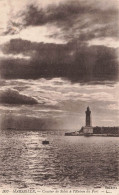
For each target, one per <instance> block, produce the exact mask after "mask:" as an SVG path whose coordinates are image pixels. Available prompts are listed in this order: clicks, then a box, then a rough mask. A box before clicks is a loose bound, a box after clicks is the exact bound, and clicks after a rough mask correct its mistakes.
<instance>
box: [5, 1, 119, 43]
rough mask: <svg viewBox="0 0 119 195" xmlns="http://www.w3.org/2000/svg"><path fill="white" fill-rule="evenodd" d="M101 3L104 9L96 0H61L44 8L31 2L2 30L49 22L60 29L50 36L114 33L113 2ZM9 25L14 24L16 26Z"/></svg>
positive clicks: (115, 15)
mask: <svg viewBox="0 0 119 195" xmlns="http://www.w3.org/2000/svg"><path fill="white" fill-rule="evenodd" d="M105 2H106V1H105ZM113 4H114V3H113ZM105 5H106V4H105ZM105 7H106V8H107V9H106V8H104V7H102V6H101V4H100V5H98V3H97V1H90V3H89V2H87V1H78V0H76V1H75V0H74V1H65V2H64V3H60V4H58V5H50V6H48V7H45V8H41V7H39V6H38V5H35V4H31V5H29V6H28V7H27V9H25V10H24V12H22V14H21V15H20V18H22V23H21V24H18V23H17V22H16V23H15V22H12V21H11V22H10V23H11V25H9V27H8V30H7V32H6V33H7V34H9V33H11V34H14V33H17V31H18V29H19V30H20V29H23V28H26V27H28V26H42V25H46V24H53V25H56V26H58V27H59V28H60V29H61V33H60V34H56V33H54V34H52V35H51V36H53V37H60V38H65V39H67V40H72V39H74V38H79V39H80V40H82V41H84V40H85V41H87V40H91V39H93V38H99V37H118V36H119V33H118V27H119V25H118V9H117V7H116V6H112V7H108V6H105ZM13 27H15V29H16V27H17V30H15V29H14V28H13Z"/></svg>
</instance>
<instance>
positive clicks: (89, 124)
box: [83, 106, 93, 135]
mask: <svg viewBox="0 0 119 195" xmlns="http://www.w3.org/2000/svg"><path fill="white" fill-rule="evenodd" d="M85 113H86V125H85V127H84V128H83V133H84V134H86V135H87V134H88V135H90V134H92V133H93V127H92V121H91V110H90V108H89V106H88V107H87V110H86V111H85Z"/></svg>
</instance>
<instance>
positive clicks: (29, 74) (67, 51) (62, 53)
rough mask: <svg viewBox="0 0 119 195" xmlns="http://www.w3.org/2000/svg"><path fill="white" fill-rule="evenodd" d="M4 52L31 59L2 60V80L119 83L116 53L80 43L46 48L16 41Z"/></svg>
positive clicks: (8, 45) (110, 49)
mask: <svg viewBox="0 0 119 195" xmlns="http://www.w3.org/2000/svg"><path fill="white" fill-rule="evenodd" d="M3 51H4V53H6V54H7V53H11V54H24V55H30V56H31V59H30V60H25V59H3V60H1V62H0V69H1V77H2V78H6V79H18V78H20V79H38V78H53V77H63V78H66V79H69V80H71V81H72V82H87V81H107V80H109V81H116V80H117V79H118V59H117V54H116V49H113V48H109V47H105V46H90V47H88V46H86V45H82V44H80V42H70V43H68V44H65V45H57V44H43V43H31V42H30V41H24V40H21V39H18V40H17V39H16V40H11V41H10V43H9V44H7V45H5V46H4V48H3Z"/></svg>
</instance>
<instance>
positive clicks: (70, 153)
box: [0, 131, 119, 188]
mask: <svg viewBox="0 0 119 195" xmlns="http://www.w3.org/2000/svg"><path fill="white" fill-rule="evenodd" d="M44 139H47V140H49V141H50V144H49V145H42V141H43V140H44ZM118 149H119V141H118V138H117V137H75V136H74V137H70V136H69V137H68V136H64V132H62V133H60V132H58V131H55V132H54V133H53V131H45V132H41V131H35V132H33V131H30V132H28V131H0V178H1V179H0V187H5V186H7V187H13V188H14V187H17V188H27V187H28V188H29V187H34V188H39V187H41V186H46V187H53V188H59V187H68V188H69V187H104V186H110V185H111V186H119V181H118V179H119V151H118Z"/></svg>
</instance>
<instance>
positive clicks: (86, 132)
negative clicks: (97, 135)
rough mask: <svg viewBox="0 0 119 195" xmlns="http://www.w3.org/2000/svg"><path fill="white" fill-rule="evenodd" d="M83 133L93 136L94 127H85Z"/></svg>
mask: <svg viewBox="0 0 119 195" xmlns="http://www.w3.org/2000/svg"><path fill="white" fill-rule="evenodd" d="M83 133H84V134H93V127H90V126H89V127H88V126H85V127H83Z"/></svg>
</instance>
